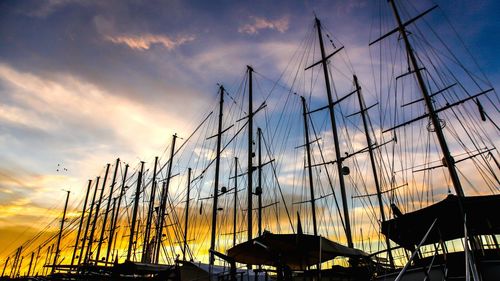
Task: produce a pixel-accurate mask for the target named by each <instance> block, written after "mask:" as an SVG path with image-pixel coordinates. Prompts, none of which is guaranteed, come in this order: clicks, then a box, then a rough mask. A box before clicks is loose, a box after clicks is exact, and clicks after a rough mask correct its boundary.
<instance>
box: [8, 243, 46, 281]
mask: <svg viewBox="0 0 500 281" xmlns="http://www.w3.org/2000/svg"><path fill="white" fill-rule="evenodd" d="M41 248H42V246H41V245H39V246H38V250H37V251H36V257H35V264H34V265H33V274H35V275H38V273H37V270H36V266H37V264H38V259H39V258H40V250H41ZM2 276H3V274H2Z"/></svg>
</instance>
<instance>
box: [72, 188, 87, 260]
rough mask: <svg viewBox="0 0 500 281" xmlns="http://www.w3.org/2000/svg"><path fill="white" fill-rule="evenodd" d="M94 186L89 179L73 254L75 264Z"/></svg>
mask: <svg viewBox="0 0 500 281" xmlns="http://www.w3.org/2000/svg"><path fill="white" fill-rule="evenodd" d="M91 187H92V180H89V185H88V187H87V194H86V195H85V200H84V201H83V210H82V217H81V218H80V225H79V226H78V232H77V234H76V241H75V248H74V249H73V256H71V265H73V263H74V261H75V256H76V250H77V249H78V244H80V232H81V231H82V226H83V220H84V218H85V211H86V209H87V200H88V199H89V193H90V189H91Z"/></svg>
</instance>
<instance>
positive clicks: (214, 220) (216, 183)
mask: <svg viewBox="0 0 500 281" xmlns="http://www.w3.org/2000/svg"><path fill="white" fill-rule="evenodd" d="M219 95H220V100H219V125H218V127H217V150H216V156H215V181H214V202H213V207H212V236H211V238H210V265H213V264H214V254H213V251H214V250H215V236H216V235H217V234H216V230H217V204H218V199H219V172H220V151H221V142H222V116H223V114H224V112H223V109H224V87H223V86H222V85H221V86H220V93H219Z"/></svg>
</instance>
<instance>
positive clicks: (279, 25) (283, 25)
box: [238, 16, 289, 34]
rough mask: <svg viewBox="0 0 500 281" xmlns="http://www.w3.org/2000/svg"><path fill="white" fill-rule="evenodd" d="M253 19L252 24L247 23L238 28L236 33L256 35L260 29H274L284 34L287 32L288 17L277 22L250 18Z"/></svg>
mask: <svg viewBox="0 0 500 281" xmlns="http://www.w3.org/2000/svg"><path fill="white" fill-rule="evenodd" d="M250 18H251V19H253V23H247V24H245V25H243V26H241V27H240V28H238V32H240V33H247V34H258V33H259V30H262V29H274V30H276V31H278V32H281V33H283V32H285V31H287V30H288V24H289V19H288V17H282V18H280V19H277V20H268V19H265V18H261V17H253V16H252V17H250Z"/></svg>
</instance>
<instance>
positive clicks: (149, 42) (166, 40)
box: [106, 34, 195, 51]
mask: <svg viewBox="0 0 500 281" xmlns="http://www.w3.org/2000/svg"><path fill="white" fill-rule="evenodd" d="M106 40H108V41H111V42H113V43H115V44H122V45H126V46H128V47H129V48H131V49H134V50H139V51H146V50H149V49H150V48H151V47H152V46H153V45H161V46H163V47H164V48H166V49H167V50H173V49H175V48H177V47H178V46H180V45H183V44H186V43H188V42H191V41H193V40H195V36H194V35H181V36H177V37H175V38H172V37H169V36H166V35H155V34H143V35H118V36H106Z"/></svg>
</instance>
